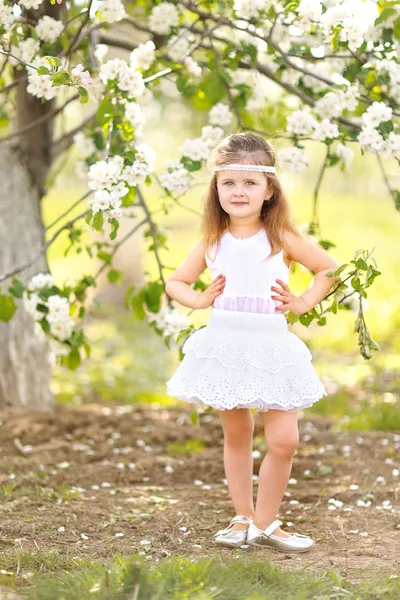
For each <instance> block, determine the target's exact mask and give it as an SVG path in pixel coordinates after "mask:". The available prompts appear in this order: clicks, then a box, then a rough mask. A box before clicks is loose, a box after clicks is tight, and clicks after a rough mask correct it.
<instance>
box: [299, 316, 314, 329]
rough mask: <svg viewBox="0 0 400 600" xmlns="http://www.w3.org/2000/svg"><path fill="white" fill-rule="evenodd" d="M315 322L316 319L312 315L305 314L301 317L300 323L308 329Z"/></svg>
mask: <svg viewBox="0 0 400 600" xmlns="http://www.w3.org/2000/svg"><path fill="white" fill-rule="evenodd" d="M313 320H314V317H313V316H312V315H310V313H305V314H304V315H300V323H301V324H302V325H305V326H306V327H308V326H309V324H310V323H311V322H312V321H313Z"/></svg>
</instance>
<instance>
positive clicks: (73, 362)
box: [68, 348, 81, 371]
mask: <svg viewBox="0 0 400 600" xmlns="http://www.w3.org/2000/svg"><path fill="white" fill-rule="evenodd" d="M80 364H81V356H80V354H79V351H78V350H77V348H73V349H72V350H71V352H70V353H69V354H68V367H69V368H70V369H71V370H72V371H75V369H77V368H78V367H79V365H80Z"/></svg>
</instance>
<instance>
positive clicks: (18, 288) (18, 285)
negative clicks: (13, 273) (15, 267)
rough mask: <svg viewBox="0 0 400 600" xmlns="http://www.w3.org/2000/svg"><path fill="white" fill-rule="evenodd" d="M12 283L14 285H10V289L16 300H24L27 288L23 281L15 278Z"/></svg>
mask: <svg viewBox="0 0 400 600" xmlns="http://www.w3.org/2000/svg"><path fill="white" fill-rule="evenodd" d="M11 283H12V284H13V285H10V287H9V288H8V291H9V292H10V294H12V295H13V296H15V297H16V298H22V296H23V294H24V290H25V286H24V284H23V283H22V281H21V280H20V279H18V277H13V278H12V280H11Z"/></svg>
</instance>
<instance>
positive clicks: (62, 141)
mask: <svg viewBox="0 0 400 600" xmlns="http://www.w3.org/2000/svg"><path fill="white" fill-rule="evenodd" d="M95 118H96V113H94V114H92V115H90V116H89V117H87V118H86V119H85V120H84V121H82V123H80V124H79V125H78V126H77V127H75V128H74V129H72V130H71V131H69V132H68V133H67V134H66V135H64V136H63V137H61V138H58V140H55V141H54V142H52V144H51V155H52V159H53V160H54V159H55V158H57V156H60V154H62V153H63V152H65V151H66V150H68V148H69V147H70V146H71V145H72V144H73V143H74V140H73V137H74V135H75V134H76V133H78V132H79V131H81V130H82V129H83V128H84V127H86V125H88V124H89V123H91V122H92V121H93V120H94V119H95Z"/></svg>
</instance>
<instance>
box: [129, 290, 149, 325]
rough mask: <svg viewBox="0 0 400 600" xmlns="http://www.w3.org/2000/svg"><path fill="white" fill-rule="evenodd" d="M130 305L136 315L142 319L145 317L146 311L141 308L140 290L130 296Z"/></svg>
mask: <svg viewBox="0 0 400 600" xmlns="http://www.w3.org/2000/svg"><path fill="white" fill-rule="evenodd" d="M131 305H132V309H133V312H134V314H135V315H136V317H137V318H138V319H140V320H141V321H142V320H143V319H144V318H145V316H146V313H145V310H144V308H143V297H142V294H141V292H139V293H138V294H136V295H135V296H133V297H132V298H131Z"/></svg>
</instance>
